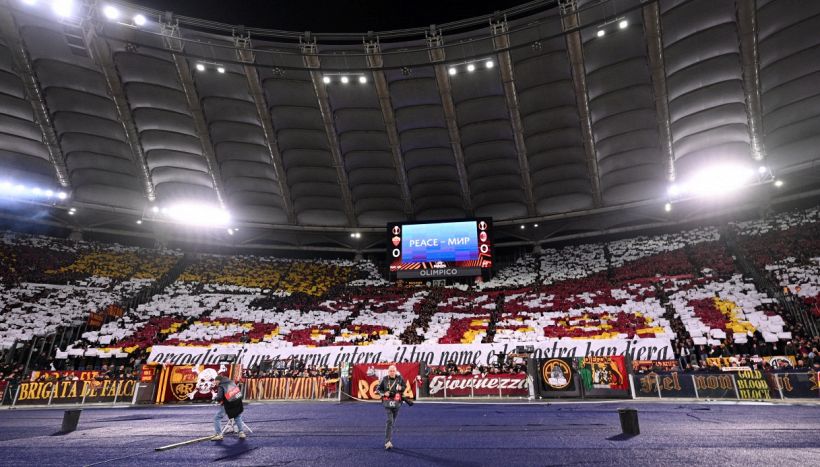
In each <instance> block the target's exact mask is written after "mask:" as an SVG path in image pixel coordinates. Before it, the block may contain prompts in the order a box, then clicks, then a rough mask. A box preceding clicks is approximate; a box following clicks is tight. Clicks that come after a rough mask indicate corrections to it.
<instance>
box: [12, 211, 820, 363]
mask: <svg viewBox="0 0 820 467" xmlns="http://www.w3.org/2000/svg"><path fill="white" fill-rule="evenodd" d="M817 212H818V211H817V210H816V209H809V210H804V211H799V212H791V213H783V214H779V215H776V216H774V217H772V218H771V219H769V220H765V221H753V222H743V223H738V224H731V225H729V226H728V227H729V229H730V230H733V231H736V232H737V236H738V238H739V239H740V245H741V247H742V250H741V251H742V252H744V253H745V254H748V257H749V258H750V259H751V260H752V262H753V264H754V265H755V266H757V267H759V268H761V270H765V271H768V272H769V273H770V274H771V277H772V278H773V279H774V280H776V281H777V283H778V284H779V285H781V286H783V287H786V288H787V289H788V291H789V292H790V294H791V295H792V296H795V297H799V298H800V299H801V300H803V301H804V304H806V305H808V306H816V303H817V294H818V289H817V283H818V280H817V279H818V276H819V275H820V272H819V271H818V264H819V263H818V251H817V247H818V245H817V241H816V238H817V236H816V229H817V227H818V223H817V217H818V216H817ZM2 239H3V242H2V245H3V247H4V248H5V249H4V250H2V251H4V252H5V253H4V256H3V260H4V261H6V263H5V264H8V265H11V267H10V268H9V269H8V270H9V273H8V274H6V275H5V276H4V278H3V279H4V283H5V284H8V285H5V286H4V287H3V289H2V310H3V315H2V316H3V320H2V322H0V332H2V334H0V335H2V344H3V348H4V349H6V350H8V349H10V348H11V347H13V346H15V345H22V344H25V343H26V342H28V341H31V340H32V339H33V338H35V337H37V336H46V335H51V334H54V333H55V332H56V331H57V330H58V329H61V328H66V327H69V326H77V325H81V324H82V323H85V322H86V319H87V316H88V314H89V312H91V311H94V310H100V309H103V308H105V307H106V306H108V305H110V304H112V303H118V302H120V301H122V298H123V297H125V296H127V295H129V294H133V293H135V292H137V291H139V290H142V289H144V288H145V287H147V286H148V285H150V284H151V283H153V282H154V281H156V280H157V279H158V278H159V277H161V276H163V275H164V274H166V273H167V272H168V271H169V270H170V269H171V267H172V266H173V265H174V264H177V263H178V262H179V259H180V258H181V254H180V253H179V252H172V251H165V250H163V251H160V254H156V251H152V250H144V249H139V248H131V247H122V246H117V245H102V244H93V243H86V242H79V243H77V242H74V243H72V242H67V241H63V240H57V239H49V238H46V237H32V236H24V235H17V234H11V233H6V234H4V235H3V237H2ZM730 249H731V246H730V243H726V242H724V238H723V237H722V235H721V234H720V233H719V230H718V228H717V227H715V226H706V227H699V228H696V229H690V230H683V231H680V232H670V233H664V234H660V235H654V236H651V235H650V236H646V235H644V236H636V237H632V238H625V239H620V240H615V241H611V242H606V243H588V244H581V245H571V246H565V247H561V248H557V249H553V248H548V249H544V250H543V253H542V254H540V255H526V256H523V257H521V258H519V259H518V260H516V261H515V262H513V263H512V264H510V265H509V266H507V267H505V268H502V269H501V270H500V271H499V272H498V274H497V275H496V276H495V278H493V279H492V280H490V281H486V282H484V283H478V284H476V285H475V286H468V285H466V284H454V285H451V286H448V287H446V288H432V289H430V288H426V287H424V288H416V287H412V286H409V287H408V286H405V287H394V286H392V285H390V283H389V282H387V281H386V280H384V279H383V278H382V277H381V276H380V275H379V273H378V269H377V267H376V266H375V264H373V263H371V262H369V261H347V260H315V261H311V260H290V259H280V258H269V257H261V256H248V255H245V256H217V255H201V256H199V257H197V258H193V259H192V260H191V261H189V262H188V263H187V264H186V266H185V268H184V269H182V270H181V271H180V274H179V275H178V277H176V280H175V281H173V282H172V283H170V284H169V285H168V286H167V287H165V288H164V289H162V290H159V291H157V292H156V293H155V294H154V295H153V296H151V297H150V299H149V300H146V301H145V302H144V303H139V304H136V305H135V306H133V307H130V308H128V309H127V310H124V312H123V313H122V314H121V316H112V317H109V318H106V321H107V322H104V323H101V326H99V327H90V326H88V325H87V324H86V325H85V329H84V332H82V333H81V335H76V336H77V338H76V339H74V340H73V341H71V342H68V343H65V342H63V343H62V345H58V346H55V347H56V348H55V351H54V355H53V356H54V357H57V359H58V360H68V361H69V362H70V361H71V360H72V359H74V360H79V359H82V362H83V363H82V365H83V366H87V365H89V364H90V365H99V363H100V361H101V359H100V357H104V358H113V359H114V360H111V361H112V362H118V363H121V362H123V361H127V362H128V363H129V364H130V363H132V362H134V361H138V360H139V359H140V358H144V356H145V351H146V350H147V349H148V348H150V347H151V346H152V345H155V344H157V343H163V344H169V345H194V346H197V345H210V344H215V343H245V342H254V343H255V342H262V343H265V344H266V345H269V346H272V347H289V346H328V345H370V344H374V343H380V344H399V343H404V344H408V343H445V344H446V343H478V342H504V343H510V344H514V343H517V342H537V341H542V340H546V339H550V338H569V339H572V338H630V339H632V338H648V337H669V338H671V339H672V340H673V342H674V346H675V349H676V356H677V357H680V358H681V361H682V362H683V363H682V366H683V367H685V368H687V367H688V368H692V367H693V366H698V365H703V364H704V361H703V359H704V358H706V357H707V356H714V355H722V354H724V353H729V354H735V353H741V354H747V353H749V352H760V353H768V354H772V353H775V352H777V351H784V350H785V346H786V345H787V344H786V343H787V342H792V344H790V345H791V346H794V347H795V350H794V352H795V354H796V355H798V356H802V353H803V352H804V351H806V352H810V349H811V347H813V346H815V345H816V338H815V341H812V340H811V339H808V338H806V337H805V335H804V333H803V332H802V331H803V330H802V328H801V325H800V323H796V322H795V321H794V320H793V319H792V317H791V316H790V315H789V314H788V313H786V312H785V310H784V308H783V305H782V304H781V303H780V302H779V299H778V298H777V297H774V296H771V295H770V294H768V293H767V291H766V290H763V289H760V288H759V287H758V286H757V285H756V284H755V283H754V282H753V281H752V280H751V279H750V278H749V277H746V276H745V275H744V274H742V272H741V271H740V270H739V269H738V267H737V265H736V261H735V258H734V257H733V252H730ZM45 253H48V254H45ZM29 256H31V257H45V258H44V259H41V260H39V262H38V260H35V261H32V262H29V263H25V264H27V265H28V267H21V266H20V265H21V264H23V263H22V262H21V261H22V260H21V258H27V257H29ZM35 280H37V281H41V282H33V281H35ZM46 280H49V281H50V282H51V283H43V282H45V281H46ZM55 283H61V284H60V285H58V284H55ZM61 341H62V339H61ZM806 358H807V359H808V353H807V354H806ZM89 359H90V360H89ZM39 360H42V361H50V362H51V364H53V362H54V360H49V358H46V359H45V360H43V359H39ZM88 362H92V363H88ZM38 363H39V362H38ZM69 365H71V366H74V367H76V366H78V364H77V363H73V364H72V363H69Z"/></svg>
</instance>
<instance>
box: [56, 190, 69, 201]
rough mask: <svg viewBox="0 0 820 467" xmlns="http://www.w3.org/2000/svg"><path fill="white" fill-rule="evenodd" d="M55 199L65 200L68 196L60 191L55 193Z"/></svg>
mask: <svg viewBox="0 0 820 467" xmlns="http://www.w3.org/2000/svg"><path fill="white" fill-rule="evenodd" d="M57 197H58V198H60V199H66V198H68V195H67V194H66V192H64V191H61V192H59V193H57Z"/></svg>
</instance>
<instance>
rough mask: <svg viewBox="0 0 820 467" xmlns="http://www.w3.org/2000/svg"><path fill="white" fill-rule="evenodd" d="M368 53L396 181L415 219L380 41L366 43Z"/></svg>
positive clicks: (405, 207)
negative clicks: (383, 69) (383, 67)
mask: <svg viewBox="0 0 820 467" xmlns="http://www.w3.org/2000/svg"><path fill="white" fill-rule="evenodd" d="M365 51H366V52H367V64H368V66H370V68H372V69H373V70H372V73H373V83H374V85H375V87H376V95H377V96H378V97H379V106H380V107H381V110H382V117H383V118H384V128H385V131H386V132H387V142H388V143H389V144H390V151H391V152H392V153H393V165H394V166H395V167H396V180H398V182H399V187H400V188H401V198H402V201H403V202H404V214H405V215H406V216H407V218H408V219H412V218H413V199H412V197H411V196H410V185H409V184H408V181H407V171H406V170H405V169H404V159H403V158H402V155H401V143H400V140H399V132H398V130H397V129H396V116H395V115H394V113H393V104H392V103H391V101H390V90H389V88H388V86H387V78H385V76H384V71H382V70H381V68H382V66H383V65H384V62H383V60H382V56H381V47H380V46H379V43H378V41H371V42H366V43H365Z"/></svg>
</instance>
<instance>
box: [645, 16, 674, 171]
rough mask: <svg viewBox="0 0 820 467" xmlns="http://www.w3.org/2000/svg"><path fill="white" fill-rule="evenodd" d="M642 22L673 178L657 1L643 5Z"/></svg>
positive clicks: (663, 143)
mask: <svg viewBox="0 0 820 467" xmlns="http://www.w3.org/2000/svg"><path fill="white" fill-rule="evenodd" d="M642 13H643V24H644V31H645V34H646V43H647V49H648V56H649V71H650V76H651V79H652V89H653V90H654V93H655V111H656V112H657V113H658V136H659V138H660V145H661V147H662V148H663V151H664V152H665V153H666V154H665V156H666V161H667V168H666V170H667V176H668V179H669V181H670V182H671V181H674V180H675V150H674V149H673V146H672V124H671V122H670V119H669V94H668V92H667V90H666V62H665V61H664V57H663V35H662V33H661V19H660V11H659V8H658V2H652V3H648V4H647V5H645V6H644V7H643V10H642Z"/></svg>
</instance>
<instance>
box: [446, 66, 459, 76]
mask: <svg viewBox="0 0 820 467" xmlns="http://www.w3.org/2000/svg"><path fill="white" fill-rule="evenodd" d="M447 73H450V76H455V74H456V73H458V70H456V67H454V66H451V67H450V69H449V70H447Z"/></svg>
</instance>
